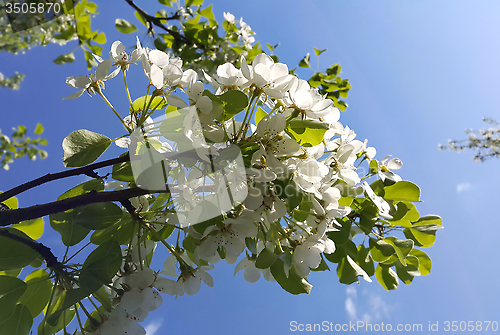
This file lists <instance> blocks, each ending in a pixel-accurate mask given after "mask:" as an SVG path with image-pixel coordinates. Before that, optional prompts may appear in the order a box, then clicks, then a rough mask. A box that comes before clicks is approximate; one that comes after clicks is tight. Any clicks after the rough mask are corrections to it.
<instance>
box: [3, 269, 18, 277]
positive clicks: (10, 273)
mask: <svg viewBox="0 0 500 335" xmlns="http://www.w3.org/2000/svg"><path fill="white" fill-rule="evenodd" d="M21 271H22V268H21V269H13V270H5V271H0V276H11V277H17V276H19V274H20V273H21Z"/></svg>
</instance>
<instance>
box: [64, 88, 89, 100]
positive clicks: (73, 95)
mask: <svg viewBox="0 0 500 335" xmlns="http://www.w3.org/2000/svg"><path fill="white" fill-rule="evenodd" d="M84 91H85V90H81V91H78V92H76V93H73V94H70V95H68V96H67V97H64V98H63V100H64V99H76V98H79V97H81V95H82V94H83V92H84Z"/></svg>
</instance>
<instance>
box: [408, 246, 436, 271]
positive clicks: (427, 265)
mask: <svg viewBox="0 0 500 335" xmlns="http://www.w3.org/2000/svg"><path fill="white" fill-rule="evenodd" d="M410 255H412V256H415V257H417V258H418V271H419V272H420V274H421V275H422V276H425V275H428V274H429V273H431V268H432V262H431V259H430V257H429V256H427V254H426V253H425V252H423V251H422V250H418V249H415V248H414V249H412V251H410Z"/></svg>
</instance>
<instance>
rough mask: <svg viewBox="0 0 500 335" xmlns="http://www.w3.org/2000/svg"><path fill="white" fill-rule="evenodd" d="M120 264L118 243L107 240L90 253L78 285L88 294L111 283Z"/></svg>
mask: <svg viewBox="0 0 500 335" xmlns="http://www.w3.org/2000/svg"><path fill="white" fill-rule="evenodd" d="M121 264H122V252H121V248H120V245H119V244H118V242H116V241H114V240H109V241H107V242H105V243H104V244H102V245H100V246H98V247H97V248H96V249H95V250H94V251H92V252H91V253H90V255H89V256H88V257H87V259H86V260H85V262H84V263H83V268H82V271H81V273H80V285H81V286H82V287H83V288H87V289H88V290H89V291H90V293H92V292H95V291H97V290H98V289H99V288H100V287H101V286H102V285H104V284H108V283H110V282H111V280H112V279H113V277H114V276H115V274H116V273H117V272H118V271H119V270H120V266H121Z"/></svg>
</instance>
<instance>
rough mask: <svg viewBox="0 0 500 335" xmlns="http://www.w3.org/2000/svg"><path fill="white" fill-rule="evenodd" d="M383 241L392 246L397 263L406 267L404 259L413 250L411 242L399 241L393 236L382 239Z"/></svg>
mask: <svg viewBox="0 0 500 335" xmlns="http://www.w3.org/2000/svg"><path fill="white" fill-rule="evenodd" d="M384 241H385V242H387V243H389V244H390V245H392V247H393V248H394V250H395V251H396V255H397V256H398V259H399V261H400V262H401V264H403V266H406V261H405V258H406V256H407V255H408V254H409V253H410V251H411V249H413V241H412V240H409V239H408V240H400V239H398V238H396V237H394V236H389V237H386V238H384Z"/></svg>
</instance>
